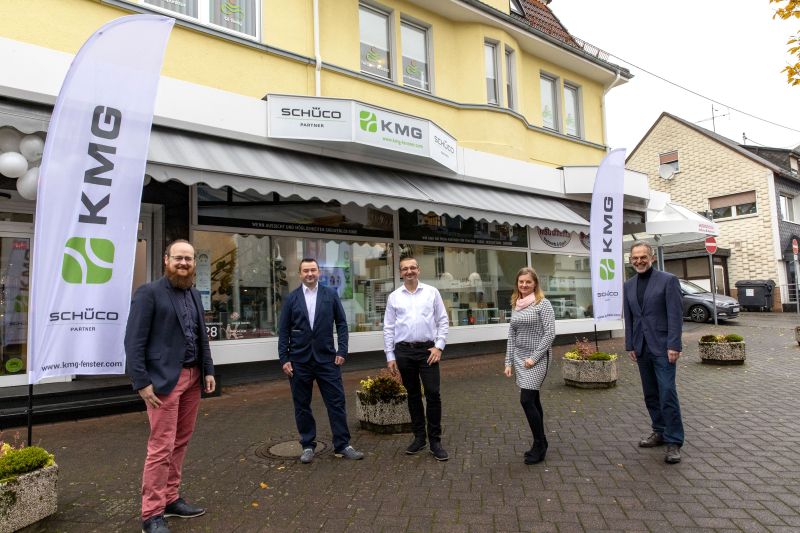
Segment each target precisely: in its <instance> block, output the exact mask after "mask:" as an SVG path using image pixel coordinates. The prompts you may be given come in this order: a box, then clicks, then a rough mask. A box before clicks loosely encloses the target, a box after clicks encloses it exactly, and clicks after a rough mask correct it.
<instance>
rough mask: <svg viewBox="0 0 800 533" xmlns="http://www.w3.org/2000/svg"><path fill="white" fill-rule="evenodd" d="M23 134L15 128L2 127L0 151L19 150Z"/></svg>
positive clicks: (0, 131) (0, 130) (0, 129)
mask: <svg viewBox="0 0 800 533" xmlns="http://www.w3.org/2000/svg"><path fill="white" fill-rule="evenodd" d="M21 138H22V134H21V133H20V132H18V131H17V130H15V129H13V128H0V152H19V141H20V139H21Z"/></svg>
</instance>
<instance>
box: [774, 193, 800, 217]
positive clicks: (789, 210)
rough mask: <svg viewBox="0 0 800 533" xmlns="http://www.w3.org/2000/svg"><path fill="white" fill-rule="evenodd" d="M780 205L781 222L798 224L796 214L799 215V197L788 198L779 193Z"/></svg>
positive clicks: (784, 194) (786, 195)
mask: <svg viewBox="0 0 800 533" xmlns="http://www.w3.org/2000/svg"><path fill="white" fill-rule="evenodd" d="M779 198H780V204H781V220H784V221H786V222H792V223H793V224H800V220H799V219H798V214H800V196H790V195H789V194H786V193H780V195H779Z"/></svg>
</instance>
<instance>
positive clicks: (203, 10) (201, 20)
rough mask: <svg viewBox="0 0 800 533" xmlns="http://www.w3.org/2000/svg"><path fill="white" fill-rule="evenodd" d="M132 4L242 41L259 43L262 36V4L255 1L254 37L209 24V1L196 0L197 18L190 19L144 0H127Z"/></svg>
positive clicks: (258, 0)
mask: <svg viewBox="0 0 800 533" xmlns="http://www.w3.org/2000/svg"><path fill="white" fill-rule="evenodd" d="M129 1H130V2H133V3H134V4H138V5H140V6H142V7H146V8H147V9H151V10H153V11H157V12H159V13H164V14H165V15H167V16H170V17H172V18H174V19H180V20H188V21H190V22H194V23H195V24H200V25H201V26H206V27H207V28H211V29H214V30H216V31H221V32H223V33H230V34H231V35H236V36H237V37H241V38H242V39H247V40H248V41H258V42H261V35H262V34H263V26H262V18H261V15H262V9H263V8H262V2H261V1H260V0H256V2H255V6H256V15H255V17H256V21H258V22H257V23H256V35H250V34H248V33H242V32H239V31H236V30H232V29H230V28H226V27H225V26H218V25H216V24H214V23H212V22H211V0H197V17H196V18H195V17H191V16H189V15H184V14H182V13H178V12H176V11H171V10H169V9H167V8H163V7H159V6H154V5H152V4H149V3H147V2H146V1H145V0H129Z"/></svg>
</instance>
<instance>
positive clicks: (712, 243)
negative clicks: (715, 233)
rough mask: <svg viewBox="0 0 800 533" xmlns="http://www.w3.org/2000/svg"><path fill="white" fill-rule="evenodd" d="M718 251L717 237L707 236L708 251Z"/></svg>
mask: <svg viewBox="0 0 800 533" xmlns="http://www.w3.org/2000/svg"><path fill="white" fill-rule="evenodd" d="M716 251H717V239H715V238H714V237H706V252H708V253H710V254H713V253H715V252H716Z"/></svg>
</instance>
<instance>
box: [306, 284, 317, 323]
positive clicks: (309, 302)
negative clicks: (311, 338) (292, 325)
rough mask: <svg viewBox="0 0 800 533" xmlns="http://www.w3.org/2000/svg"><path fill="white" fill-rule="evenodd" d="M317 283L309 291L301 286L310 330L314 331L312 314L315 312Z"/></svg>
mask: <svg viewBox="0 0 800 533" xmlns="http://www.w3.org/2000/svg"><path fill="white" fill-rule="evenodd" d="M318 288H319V283H317V284H316V285H314V288H313V289H309V288H308V286H307V285H305V284H304V285H303V296H305V298H306V309H308V322H309V323H310V324H311V329H314V313H316V311H317V293H318V292H319V291H318V290H317V289H318Z"/></svg>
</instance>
